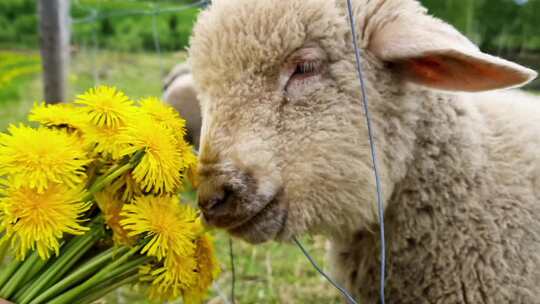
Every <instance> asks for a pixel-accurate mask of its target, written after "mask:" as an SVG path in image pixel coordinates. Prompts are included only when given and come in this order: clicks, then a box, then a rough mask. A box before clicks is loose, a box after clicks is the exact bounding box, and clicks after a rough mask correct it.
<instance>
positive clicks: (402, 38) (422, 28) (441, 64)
mask: <svg viewBox="0 0 540 304" xmlns="http://www.w3.org/2000/svg"><path fill="white" fill-rule="evenodd" d="M369 50H370V51H371V52H372V53H373V54H374V55H375V56H377V57H378V58H380V59H381V60H383V61H386V62H391V63H393V65H394V66H396V67H397V68H398V69H399V72H400V73H402V75H403V76H404V77H405V78H406V79H408V80H410V81H413V82H415V83H418V84H421V85H424V86H428V87H431V88H435V89H441V90H449V91H468V92H478V91H485V90H492V89H501V88H509V87H515V86H520V85H523V84H525V83H527V82H529V81H531V80H533V79H534V78H535V77H536V75H537V74H536V72H534V71H533V70H530V69H528V68H525V67H522V66H520V65H518V64H515V63H513V62H510V61H507V60H504V59H501V58H498V57H495V56H491V55H488V54H485V53H482V52H481V51H480V50H479V49H478V48H477V47H476V46H475V45H474V44H473V43H472V42H470V41H469V40H468V39H467V38H465V36H463V35H462V34H460V33H459V32H458V31H457V30H456V29H454V28H453V27H452V26H450V25H448V24H446V23H444V22H442V21H440V20H438V19H435V18H432V17H430V16H427V15H420V16H417V18H414V17H411V18H397V19H395V20H393V21H391V22H390V23H388V24H386V25H384V26H383V27H382V28H379V29H378V30H376V31H375V32H374V33H373V35H372V37H371V40H370V44H369Z"/></svg>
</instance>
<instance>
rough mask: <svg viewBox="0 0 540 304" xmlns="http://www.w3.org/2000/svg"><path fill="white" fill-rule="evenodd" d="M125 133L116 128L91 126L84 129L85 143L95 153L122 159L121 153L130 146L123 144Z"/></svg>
mask: <svg viewBox="0 0 540 304" xmlns="http://www.w3.org/2000/svg"><path fill="white" fill-rule="evenodd" d="M122 134H123V131H122V129H121V128H115V127H97V126H94V125H91V124H88V125H86V127H85V128H84V129H83V138H84V141H85V143H86V144H87V145H88V146H89V147H90V149H91V150H92V151H93V152H94V153H98V154H102V155H103V156H105V157H111V158H112V159H120V158H122V157H121V152H122V151H123V150H125V149H126V148H127V147H128V146H127V144H125V143H121V142H120V140H121V139H122Z"/></svg>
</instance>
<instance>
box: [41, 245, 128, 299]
mask: <svg viewBox="0 0 540 304" xmlns="http://www.w3.org/2000/svg"><path fill="white" fill-rule="evenodd" d="M126 251H127V248H125V247H124V248H120V249H115V248H109V249H107V250H106V251H104V252H102V253H100V254H99V255H97V256H95V257H93V258H92V259H91V260H89V261H88V262H86V263H85V264H84V265H82V266H81V267H79V268H77V269H76V270H75V271H73V272H72V273H70V274H69V275H68V276H67V277H65V278H64V279H62V280H61V281H59V282H58V283H56V284H54V285H53V286H52V287H51V288H48V289H47V290H46V291H45V292H44V293H42V294H40V295H39V296H38V297H37V298H35V299H34V300H32V302H30V303H31V304H38V303H43V302H44V301H46V300H48V299H50V298H52V297H54V296H56V295H58V294H59V293H61V292H62V291H64V290H66V289H68V288H69V287H71V286H72V285H73V284H76V283H78V282H80V281H82V280H84V279H86V278H87V277H88V276H90V275H91V274H93V273H95V271H96V270H98V269H99V268H101V267H103V265H105V264H106V263H109V262H110V261H111V260H112V259H113V257H114V255H115V254H124V253H125V252H126Z"/></svg>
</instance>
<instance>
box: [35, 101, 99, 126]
mask: <svg viewBox="0 0 540 304" xmlns="http://www.w3.org/2000/svg"><path fill="white" fill-rule="evenodd" d="M28 120H29V121H35V122H39V123H40V124H42V125H44V126H47V127H67V128H69V129H75V130H77V129H80V128H81V127H82V126H84V125H85V124H86V123H87V122H88V117H87V116H86V115H85V114H83V113H82V111H81V108H77V107H75V106H74V105H72V104H55V105H49V104H45V103H41V104H38V103H36V104H34V107H33V108H32V110H31V111H30V115H29V116H28Z"/></svg>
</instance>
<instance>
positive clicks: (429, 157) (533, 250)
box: [190, 0, 540, 304]
mask: <svg viewBox="0 0 540 304" xmlns="http://www.w3.org/2000/svg"><path fill="white" fill-rule="evenodd" d="M344 3H345V1H344V0H343V1H342V0H339V1H338V0H333V1H329V0H290V1H278V0H257V1H245V0H217V1H214V3H213V4H212V5H211V6H210V8H209V9H208V10H206V11H204V12H202V13H201V15H200V17H199V20H198V21H197V24H196V26H195V28H194V36H193V38H192V40H191V48H190V56H191V65H192V68H193V75H194V78H195V83H196V85H197V89H198V92H199V98H200V99H201V106H202V113H203V114H202V116H203V125H202V133H201V134H202V135H201V136H202V137H201V152H200V176H201V184H200V188H199V203H200V206H201V208H202V210H203V212H204V216H205V218H206V220H207V222H208V223H209V224H211V225H214V226H217V227H221V228H225V229H227V230H228V231H229V232H231V233H232V234H233V235H236V236H239V237H242V238H244V239H245V240H247V241H249V242H252V243H259V242H263V241H266V240H270V239H277V240H282V241H288V240H290V239H291V237H292V236H293V235H299V234H302V233H306V232H308V233H320V234H324V235H326V236H327V237H328V238H329V239H330V240H331V245H332V246H331V250H330V256H331V258H332V261H333V265H334V268H333V270H334V275H335V276H336V277H337V279H338V280H339V281H340V282H341V283H343V284H345V287H346V288H348V289H349V290H350V291H351V292H352V293H353V294H354V296H355V297H357V298H358V299H359V300H360V302H361V303H376V302H377V300H378V290H379V287H378V284H377V282H378V280H379V271H378V269H379V263H380V261H379V260H378V256H379V247H380V245H379V244H380V242H379V236H378V219H377V206H376V200H375V186H374V180H373V172H372V164H371V158H370V152H369V151H370V150H369V145H368V141H367V130H366V125H365V120H364V118H363V111H362V105H361V92H360V88H359V85H358V79H357V74H356V70H355V57H354V51H353V48H352V43H351V34H350V29H349V25H348V20H347V11H346V6H345V4H344ZM354 15H355V16H356V20H357V30H358V35H359V37H358V39H359V43H360V47H361V48H362V51H363V56H362V57H363V58H362V67H363V70H364V74H365V78H366V85H367V94H368V97H369V101H370V109H371V114H372V118H373V126H374V132H375V142H376V146H377V147H378V153H379V155H378V156H379V162H380V163H379V165H380V170H381V179H382V185H383V191H384V193H383V195H384V204H385V214H384V217H385V222H386V239H387V243H388V260H387V262H388V269H387V270H388V274H387V290H386V291H387V300H388V301H389V303H415V304H416V303H528V304H530V303H540V136H539V134H540V122H539V118H540V100H538V99H535V98H533V97H531V96H529V95H527V94H525V93H520V92H515V91H508V92H496V93H478V92H482V91H488V90H494V89H502V88H509V87H515V86H518V85H521V84H524V83H526V82H528V81H530V80H531V79H533V78H534V77H535V76H536V73H535V72H533V71H532V70H529V69H527V68H524V67H521V66H519V65H517V64H514V63H511V62H508V61H506V60H503V59H500V58H497V57H494V56H490V55H487V54H485V53H482V52H481V51H480V50H478V48H477V47H476V46H475V45H474V44H473V43H471V42H470V41H469V40H467V39H466V38H465V37H464V36H462V35H461V34H460V33H458V32H457V31H456V30H455V29H454V28H452V27H451V26H450V25H448V24H446V23H444V22H442V21H441V20H438V19H436V18H433V17H431V16H429V15H428V14H427V12H426V10H425V9H424V8H423V7H422V6H421V4H420V3H419V2H417V1H415V0H355V1H354ZM463 92H468V93H463Z"/></svg>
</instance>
